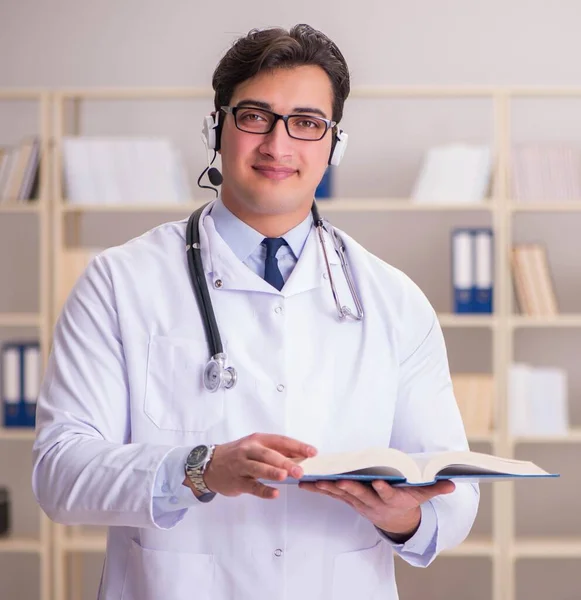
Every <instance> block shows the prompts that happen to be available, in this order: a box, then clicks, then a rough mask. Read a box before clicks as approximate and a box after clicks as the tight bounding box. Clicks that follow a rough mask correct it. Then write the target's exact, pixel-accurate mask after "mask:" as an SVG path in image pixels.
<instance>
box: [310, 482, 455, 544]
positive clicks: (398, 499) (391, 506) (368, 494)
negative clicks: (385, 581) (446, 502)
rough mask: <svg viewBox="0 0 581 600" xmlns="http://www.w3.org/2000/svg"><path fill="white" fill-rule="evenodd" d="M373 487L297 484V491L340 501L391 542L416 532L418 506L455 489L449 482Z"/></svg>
mask: <svg viewBox="0 0 581 600" xmlns="http://www.w3.org/2000/svg"><path fill="white" fill-rule="evenodd" d="M372 486H373V487H369V486H367V485H363V484H362V483H360V482H358V481H353V480H349V479H342V480H339V481H317V482H315V483H313V482H301V483H299V487H300V488H301V489H303V490H307V491H309V492H316V493H318V494H324V495H326V496H331V497H332V498H336V499H337V500H341V501H342V502H345V503H346V504H349V506H351V507H353V508H354V509H355V510H356V511H357V512H358V513H359V514H360V515H361V516H362V517H365V518H366V519H368V520H369V521H371V523H373V525H375V526H376V527H378V528H379V529H381V530H382V531H384V532H385V533H386V534H387V535H388V536H389V537H391V538H393V539H394V541H401V542H403V541H405V540H407V539H409V538H410V537H411V536H412V535H413V534H414V533H415V532H416V530H417V529H418V527H419V525H420V519H421V510H420V506H421V505H422V504H423V503H424V502H427V501H428V500H431V499H432V498H434V497H435V496H439V495H440V494H450V493H452V492H453V491H454V490H455V489H456V486H455V484H454V483H453V482H452V481H438V482H437V483H435V484H433V485H428V486H418V487H393V486H391V485H390V484H389V483H388V482H386V481H383V480H375V481H373V483H372Z"/></svg>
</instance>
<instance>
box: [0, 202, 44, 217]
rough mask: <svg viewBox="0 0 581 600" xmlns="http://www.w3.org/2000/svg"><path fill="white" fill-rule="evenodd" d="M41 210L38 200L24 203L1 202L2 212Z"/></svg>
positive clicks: (32, 211) (18, 212)
mask: <svg viewBox="0 0 581 600" xmlns="http://www.w3.org/2000/svg"><path fill="white" fill-rule="evenodd" d="M40 210H41V205H40V204H39V203H38V202H34V203H33V202H30V203H22V204H0V213H15V214H27V213H38V212H40Z"/></svg>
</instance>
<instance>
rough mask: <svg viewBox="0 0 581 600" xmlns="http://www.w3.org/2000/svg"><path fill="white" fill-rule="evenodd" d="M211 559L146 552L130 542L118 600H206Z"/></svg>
mask: <svg viewBox="0 0 581 600" xmlns="http://www.w3.org/2000/svg"><path fill="white" fill-rule="evenodd" d="M213 582H214V556H213V555H212V554H188V553H186V552H166V551H163V550H149V549H147V548H143V547H141V546H140V545H139V544H137V543H136V542H132V545H131V548H130V550H129V560H128V562H127V570H126V572H125V583H124V585H123V593H122V595H121V599H122V600H160V599H161V598H171V600H191V598H195V599H196V600H210V599H211V598H212V597H213V594H212V587H213Z"/></svg>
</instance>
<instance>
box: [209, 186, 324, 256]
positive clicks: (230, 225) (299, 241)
mask: <svg viewBox="0 0 581 600" xmlns="http://www.w3.org/2000/svg"><path fill="white" fill-rule="evenodd" d="M211 215H212V219H213V221H214V227H215V228H216V231H217V233H218V235H219V236H220V237H221V238H222V239H223V240H224V241H225V242H226V244H228V246H229V247H230V249H231V250H232V252H233V253H234V254H235V255H236V257H237V258H238V259H239V260H240V261H241V262H244V261H245V260H246V259H247V258H248V257H249V256H250V255H251V254H252V253H253V252H254V251H255V250H256V248H257V247H258V246H259V245H260V244H261V243H262V240H263V239H264V235H262V233H260V232H258V231H256V229H253V228H252V227H250V225H247V224H246V223H245V222H244V221H242V220H241V219H239V218H238V217H237V216H236V215H234V214H233V213H232V212H231V211H230V210H228V209H227V208H226V206H225V205H224V203H223V202H222V198H220V197H218V198H217V199H216V202H215V203H214V205H213V206H212V210H211ZM312 225H313V217H312V215H311V213H309V214H308V215H307V217H306V218H305V219H304V221H302V222H301V223H299V224H298V225H297V226H296V227H293V228H292V229H291V230H290V231H287V233H285V234H284V235H283V236H282V237H284V239H285V242H286V243H287V244H288V246H289V248H290V249H291V250H292V252H293V254H294V255H295V258H296V259H297V260H298V259H299V257H300V255H301V252H302V251H303V248H304V246H305V243H306V241H307V238H308V237H309V232H310V231H311V227H312Z"/></svg>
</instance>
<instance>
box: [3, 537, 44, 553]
mask: <svg viewBox="0 0 581 600" xmlns="http://www.w3.org/2000/svg"><path fill="white" fill-rule="evenodd" d="M41 551H42V543H41V541H40V540H37V539H34V538H19V537H10V536H9V537H5V538H3V537H0V554H1V553H2V552H41Z"/></svg>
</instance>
